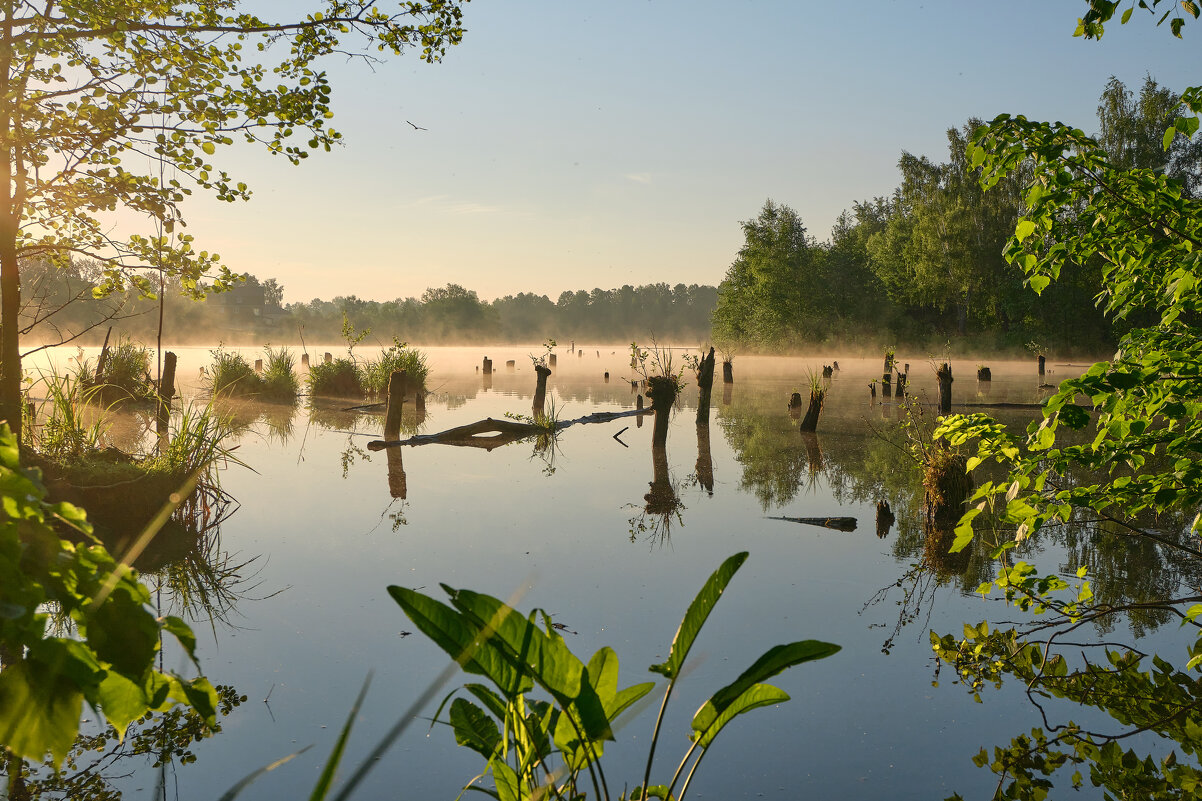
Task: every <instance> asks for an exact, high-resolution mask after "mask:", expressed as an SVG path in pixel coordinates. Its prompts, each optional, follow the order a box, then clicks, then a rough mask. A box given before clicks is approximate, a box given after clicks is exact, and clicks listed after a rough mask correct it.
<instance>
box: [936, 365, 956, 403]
mask: <svg viewBox="0 0 1202 801" xmlns="http://www.w3.org/2000/svg"><path fill="white" fill-rule="evenodd" d="M935 378H936V379H937V380H938V381H939V413H940V414H951V411H952V367H951V365H950V364H948V363H947V362H944V363H943V364H941V365H939V369H938V370H936V371H935Z"/></svg>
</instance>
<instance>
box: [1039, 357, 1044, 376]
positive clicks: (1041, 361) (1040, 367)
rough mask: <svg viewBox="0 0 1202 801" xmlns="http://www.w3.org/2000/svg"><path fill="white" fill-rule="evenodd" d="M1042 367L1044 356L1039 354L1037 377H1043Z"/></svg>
mask: <svg viewBox="0 0 1202 801" xmlns="http://www.w3.org/2000/svg"><path fill="white" fill-rule="evenodd" d="M1043 369H1044V357H1043V356H1040V357H1039V377H1040V379H1042V378H1043Z"/></svg>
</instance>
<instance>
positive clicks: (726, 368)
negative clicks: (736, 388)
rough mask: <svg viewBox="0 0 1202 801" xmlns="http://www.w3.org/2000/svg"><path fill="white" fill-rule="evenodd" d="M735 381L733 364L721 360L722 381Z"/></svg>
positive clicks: (728, 382)
mask: <svg viewBox="0 0 1202 801" xmlns="http://www.w3.org/2000/svg"><path fill="white" fill-rule="evenodd" d="M734 382H735V366H734V364H732V363H731V362H722V383H723V384H733V383H734Z"/></svg>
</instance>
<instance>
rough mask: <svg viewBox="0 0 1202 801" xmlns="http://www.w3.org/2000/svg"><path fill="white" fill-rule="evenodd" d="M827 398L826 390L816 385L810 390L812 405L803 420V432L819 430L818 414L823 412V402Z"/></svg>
mask: <svg viewBox="0 0 1202 801" xmlns="http://www.w3.org/2000/svg"><path fill="white" fill-rule="evenodd" d="M825 399H826V390H824V389H822V388H821V387H815V388H813V389H811V390H810V406H809V408H808V409H806V416H805V417H803V418H802V420H801V431H802V433H810V434H812V433H814V432H815V431H817V430H818V415H820V414H822V403H823V401H824V400H825Z"/></svg>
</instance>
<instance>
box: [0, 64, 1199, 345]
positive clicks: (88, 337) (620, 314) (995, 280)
mask: <svg viewBox="0 0 1202 801" xmlns="http://www.w3.org/2000/svg"><path fill="white" fill-rule="evenodd" d="M1180 111H1181V99H1180V97H1179V96H1178V95H1176V94H1174V93H1173V92H1171V91H1170V90H1168V89H1166V88H1164V87H1161V86H1159V85H1158V84H1157V83H1156V81H1154V80H1153V79H1152V78H1151V77H1148V78H1147V79H1146V80H1145V81H1144V84H1143V86H1142V87H1141V89H1140V91H1139V93H1138V94H1136V93H1134V92H1131V91H1129V90H1128V89H1127V88H1126V86H1124V85H1123V83H1122V82H1121V81H1119V80H1118V79H1117V78H1111V79H1110V81H1109V83H1108V84H1107V85H1106V87H1105V89H1104V91H1103V92H1102V95H1101V97H1100V99H1099V106H1098V123H1099V133H1098V134H1097V138H1098V141H1099V142H1100V143H1101V144H1102V146H1103V147H1105V148H1106V150H1107V151H1108V152H1109V153H1110V156H1111V160H1112V161H1113V163H1115V164H1116V165H1117V166H1120V167H1154V168H1156V169H1158V170H1164V171H1165V172H1166V173H1167V174H1169V175H1170V176H1171V177H1173V178H1175V179H1177V180H1178V181H1179V182H1180V185H1181V187H1182V191H1183V193H1185V194H1187V195H1190V196H1193V197H1198V196H1199V195H1202V135H1199V136H1193V137H1188V136H1185V135H1184V134H1181V133H1179V134H1178V135H1177V136H1176V138H1175V139H1174V140H1172V142H1171V143H1170V145H1171V146H1170V147H1169V149H1168V151H1167V152H1166V151H1165V148H1164V145H1163V141H1162V140H1163V131H1164V130H1165V129H1166V128H1167V127H1168V126H1169V125H1170V124H1171V123H1172V121H1173V120H1174V119H1175V118H1176V116H1177V115H1178V114H1179V112H1180ZM978 124H979V121H978V120H970V121H969V122H968V123H967V124H966V125H964V126H963V127H962V128H952V129H950V130H949V131H948V160H947V161H946V162H937V161H932V160H931V159H929V158H927V157H926V156H915V155H913V154H910V153H902V155H901V158H900V160H899V168H900V170H901V175H902V183H901V185H900V186H899V187H898V188H897V189H896V190H895V191H894V192H893V194H892V195H891V196H889V197H877V198H873V199H871V200H867V201H864V202H860V203H856V204H855V205H854V207H853V208H852V209H851V210H849V211H847V212H844V213H843V214H842V215H841V216H840V217H839V219H838V221H837V222H836V224H835V227H834V229H833V230H832V232H831V237H830V239H829V240H828V241H826V242H819V241H818V240H816V239H815V238H814V237H813V236H811V235H810V234H809V233H808V232H807V230H806V228H805V226H804V224H803V223H802V221H801V219H800V218H799V217H798V215H797V213H796V212H795V211H793V209H791V208H789V207H788V206H786V205H783V204H778V203H775V202H774V201H772V200H769V201H768V202H767V203H766V204H765V205H764V206H763V208H762V209H761V210H760V213H759V215H758V216H757V217H755V218H754V219H751V220H747V221H745V222H744V223H743V224H742V225H743V232H744V235H745V243H744V245H743V247H742V248H741V249H740V250H739V252H738V254H737V255H736V257H735V260H734V262H733V263H732V264H731V266H730V268H729V270H728V271H727V273H726V276H725V280H723V281H722V283H721V284H720V286H718V287H712V286H699V285H697V284H692V285H688V286H686V285H684V284H676V285H675V286H669V285H668V284H665V283H659V284H645V285H643V286H638V287H635V286H629V285H628V286H623V287H621V288H619V289H608V290H606V289H594V290H592V291H591V292H586V291H584V290H580V291H577V292H564V293H562V294H560V295H559V297H558V298H557V299H556V300H554V301H553V300H551V298H550V297H548V296H547V295H538V294H534V293H526V292H523V293H519V294H517V295H506V296H505V297H502V298H497V299H496V300H492V301H487V300H481V299H480V298H479V297H478V296H477V294H476V293H475V292H474V291H472V290H469V289H466V288H464V287H462V286H459V285H457V284H448V285H446V286H444V287H441V288H430V289H427V290H426V291H425V292H424V293H423V294H422V296H421V297H420V298H412V297H411V298H397V299H396V300H391V301H383V302H379V301H371V300H361V299H359V298H357V297H355V296H354V295H348V296H343V297H335V298H333V299H332V300H319V299H314V300H312V301H310V302H308V303H290V304H284V303H283V291H284V289H283V287H282V286H281V285H280V284H279V283H278V282H277V281H276V280H275V279H264V280H260V279H259V278H257V277H256V276H253V275H245V276H244V277H243V278H244V280H243V281H242V282H241V283H239V284H237V285H236V286H235V287H234V288H233V289H232V290H230V291H228V292H223V293H216V294H210V295H209V297H208V298H207V300H205V301H204V302H194V301H191V300H187V299H185V298H183V297H181V296H180V293H179V292H178V291H173V289H178V287H174V288H173V287H171V286H170V284H171V283H172V282H171V279H170V278H168V280H167V284H168V287H167V291H166V292H165V293H164V297H165V307H164V310H163V315H162V317H163V339H164V341H165V342H174V343H181V344H188V343H196V344H205V343H215V342H218V341H223V342H226V343H228V344H262V343H266V342H271V343H275V344H281V343H290V342H296V341H298V339H299V338H300V337H303V338H304V339H306V340H307V341H309V342H337V341H339V340H341V339H343V338H344V336H345V335H348V334H349V335H350V336H355V335H356V334H357V333H359V332H363V331H365V330H369V329H370V332H371V335H370V338H368V339H366V340H365V341H366V342H369V343H372V342H380V343H384V344H387V343H389V342H390V341H391V340H392V339H393V338H394V337H395V338H397V339H399V340H402V341H405V342H409V343H412V344H419V345H421V344H441V343H446V344H468V343H497V344H505V343H514V344H518V343H520V344H526V343H537V342H542V341H544V340H546V339H548V338H553V339H555V340H557V341H558V342H560V343H562V344H567V343H568V342H570V341H572V340H576V341H578V342H606V343H613V342H629V341H638V342H640V343H642V344H647V343H649V342H651V341H652V340H655V341H658V342H674V343H686V344H691V343H702V342H706V341H712V342H714V343H715V344H717V345H718V346H719V347H721V348H723V349H725V350H727V351H732V352H739V351H743V352H746V351H800V350H807V349H811V348H813V347H814V346H821V347H824V348H825V349H828V350H832V349H835V350H840V351H843V352H848V351H850V352H851V353H856V352H859V353H868V352H872V351H874V350H878V349H879V348H881V347H883V346H892V345H898V346H907V345H908V346H911V347H925V348H927V349H928V350H929V351H930V352H936V351H937V350H940V349H942V348H943V347H944V345H945V343H950V344H951V346H952V347H953V348H955V349H956V350H958V351H967V350H976V351H998V350H1018V349H1021V348H1023V347H1024V346H1035V347H1037V348H1039V349H1041V350H1050V351H1055V352H1058V353H1061V354H1064V355H1070V354H1074V353H1076V354H1089V355H1099V354H1102V353H1105V352H1107V351H1108V350H1110V349H1111V348H1112V347H1113V346H1114V343H1115V342H1117V341H1118V338H1119V336H1120V335H1121V334H1122V328H1121V327H1122V326H1129V325H1138V324H1140V322H1141V321H1138V320H1123V321H1112V320H1107V319H1106V318H1105V317H1104V316H1103V315H1102V314H1101V312H1100V311H1099V310H1098V309H1097V308H1096V306H1095V304H1094V298H1095V296H1096V295H1097V294H1098V292H1099V290H1100V288H1101V282H1102V276H1103V272H1104V270H1105V269H1106V261H1105V259H1106V254H1098V256H1097V257H1096V258H1094V259H1092V260H1090V261H1089V262H1087V263H1082V264H1070V265H1067V266H1066V267H1065V268H1064V269H1063V270H1062V272H1061V274H1060V277H1059V280H1058V281H1055V282H1053V283H1052V284H1051V285H1050V286H1048V287H1046V288H1045V289H1044V291H1043V293H1042V294H1037V293H1036V292H1035V291H1034V290H1033V289H1032V288H1031V287H1028V286H1026V285H1025V284H1024V280H1023V276H1022V271H1021V270H1019V269H1018V268H1017V267H1015V266H1013V265H1011V264H1009V263H1007V261H1006V260H1005V259H1004V258H1003V255H1002V254H1003V250H1004V249H1005V248H1006V247H1007V242H1008V240H1009V238H1010V237H1011V235H1012V234H1013V233H1014V230H1015V225H1016V223H1017V222H1018V220H1019V218H1020V215H1021V214H1022V212H1023V209H1024V193H1025V192H1026V191H1027V190H1026V175H1025V174H1024V172H1023V170H1022V169H1019V170H1018V171H1016V172H1015V173H1012V174H1011V175H1010V176H1008V177H1007V178H1006V179H1004V180H1002V181H1000V182H998V183H997V184H996V185H995V186H993V187H992V188H991V189H990V190H989V191H988V192H986V191H983V190H982V189H981V186H980V183H979V178H980V176H979V173H978V170H977V169H976V167H975V166H974V162H973V158H972V144H971V138H972V133H973V131H974V129H975V128H976V127H977V125H978ZM1089 223H1090V221H1088V220H1082V221H1081V224H1082V225H1088V224H1089ZM1050 244H1051V243H1037V244H1036V247H1047V246H1049V245H1050ZM1028 246H1030V243H1028ZM102 273H103V271H102V270H101V269H100V268H99V266H98V265H90V264H87V263H73V264H71V265H70V266H69V267H65V268H64V267H50V266H48V265H39V264H28V265H23V266H22V270H21V275H22V296H23V300H24V302H25V307H26V314H25V318H24V324H23V326H22V328H23V332H22V333H23V336H25V338H26V345H25V347H26V349H28V348H29V342H30V341H33V340H36V341H37V342H39V343H42V342H45V343H50V344H55V343H57V342H59V341H61V340H63V339H70V338H72V337H76V336H77V335H79V336H78V339H77V340H76V341H78V342H79V343H80V344H97V343H98V342H99V340H100V339H102V338H103V336H104V332H105V331H106V330H107V327H108V320H109V319H110V318H111V319H112V320H113V322H114V325H115V327H116V328H117V330H119V331H122V332H124V333H127V334H129V335H131V336H133V337H135V338H137V339H140V340H142V341H145V342H151V341H153V340H154V339H155V337H156V335H157V331H158V321H159V308H158V303H157V301H153V300H147V299H143V298H138V297H134V296H129V295H126V296H116V297H109V298H106V299H97V298H95V297H93V292H92V290H93V288H94V287H96V286H98V285H100V284H101V278H102ZM150 285H151V286H152V287H157V278H155V280H153V281H151V284H150ZM80 332H83V333H82V335H80ZM849 355H850V354H849Z"/></svg>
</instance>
